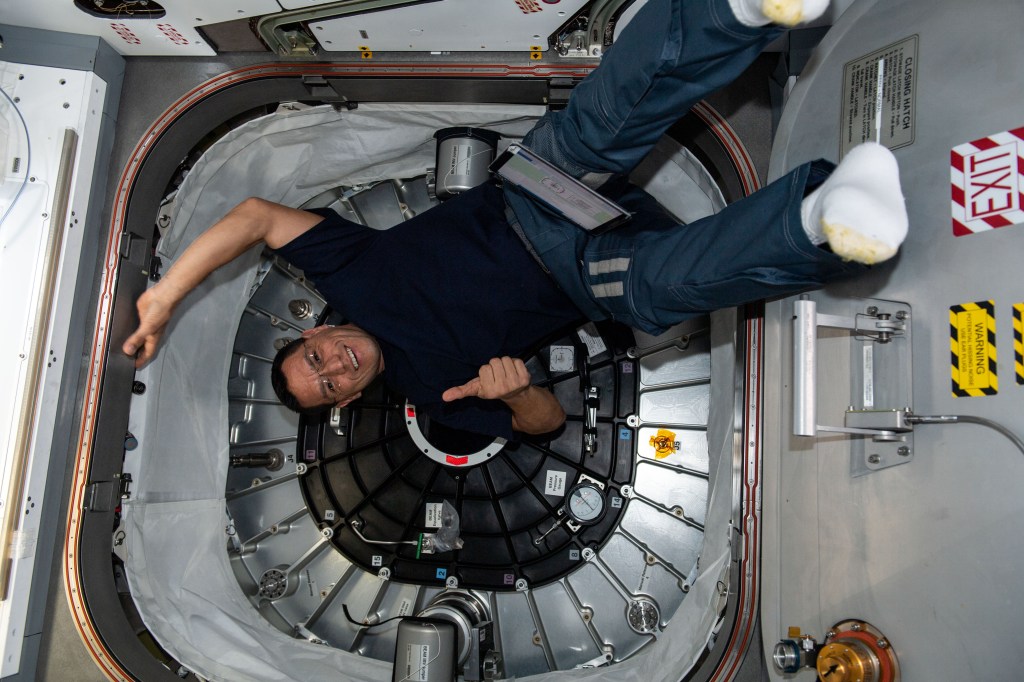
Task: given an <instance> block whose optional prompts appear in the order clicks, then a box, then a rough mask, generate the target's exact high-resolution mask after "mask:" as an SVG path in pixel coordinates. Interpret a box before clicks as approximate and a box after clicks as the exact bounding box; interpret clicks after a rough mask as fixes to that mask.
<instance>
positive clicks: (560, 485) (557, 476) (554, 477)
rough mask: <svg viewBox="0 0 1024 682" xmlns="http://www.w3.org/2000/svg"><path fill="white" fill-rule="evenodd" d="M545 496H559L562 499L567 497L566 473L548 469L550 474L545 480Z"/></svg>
mask: <svg viewBox="0 0 1024 682" xmlns="http://www.w3.org/2000/svg"><path fill="white" fill-rule="evenodd" d="M544 494H545V495H558V496H559V497H562V496H563V495H565V472H564V471H557V470H555V469H548V473H547V475H546V476H545V478H544Z"/></svg>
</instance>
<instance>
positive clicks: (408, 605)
mask: <svg viewBox="0 0 1024 682" xmlns="http://www.w3.org/2000/svg"><path fill="white" fill-rule="evenodd" d="M410 613H412V601H410V600H408V599H403V600H402V603H401V604H399V605H398V615H399V616H408V615H409V614H410Z"/></svg>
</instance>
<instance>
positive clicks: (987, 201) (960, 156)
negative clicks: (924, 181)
mask: <svg viewBox="0 0 1024 682" xmlns="http://www.w3.org/2000/svg"><path fill="white" fill-rule="evenodd" d="M949 165H950V185H951V188H952V194H953V201H952V207H953V234H955V235H956V236H958V237H962V236H964V235H965V234H975V233H977V232H987V231H988V230H994V229H996V228H999V227H1007V226H1008V225H1019V224H1021V223H1024V210H1022V209H1024V196H1022V191H1024V183H1022V181H1021V175H1022V170H1024V127H1022V128H1015V129H1013V130H1007V131H1005V132H1002V133H996V134H995V135H989V136H988V137H983V138H981V139H979V140H974V141H973V142H967V143H966V144H961V145H957V146H956V147H954V148H953V150H952V151H951V152H950V154H949Z"/></svg>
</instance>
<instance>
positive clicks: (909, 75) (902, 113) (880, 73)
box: [839, 35, 917, 158]
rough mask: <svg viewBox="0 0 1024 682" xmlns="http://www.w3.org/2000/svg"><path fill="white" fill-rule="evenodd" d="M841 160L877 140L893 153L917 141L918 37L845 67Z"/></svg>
mask: <svg viewBox="0 0 1024 682" xmlns="http://www.w3.org/2000/svg"><path fill="white" fill-rule="evenodd" d="M842 98H843V99H842V110H841V112H840V115H841V116H842V120H841V121H840V122H839V123H840V126H839V131H840V133H839V134H840V144H839V157H840V158H842V157H844V156H846V152H848V151H850V149H852V148H854V147H856V146H857V145H858V144H860V143H861V142H866V141H868V140H872V141H874V142H878V143H879V144H882V145H885V146H886V147H888V148H889V149H896V148H898V147H905V146H906V145H908V144H910V143H912V142H913V141H914V118H915V115H916V101H917V36H916V35H913V36H910V37H908V38H904V39H903V40H900V41H898V42H895V43H893V44H892V45H888V46H886V47H883V48H882V49H880V50H876V51H875V52H872V53H871V54H869V55H867V56H865V57H861V58H860V59H854V60H853V61H850V62H847V63H846V65H845V66H843V90H842Z"/></svg>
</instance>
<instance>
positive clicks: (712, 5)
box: [708, 0, 760, 38]
mask: <svg viewBox="0 0 1024 682" xmlns="http://www.w3.org/2000/svg"><path fill="white" fill-rule="evenodd" d="M718 4H719V3H717V2H715V0H708V13H709V14H710V15H711V20H712V21H713V22H714V23H715V27H716V28H718V29H719V30H720V31H722V32H723V33H728V34H729V35H731V36H732V37H734V38H749V37H751V36H753V35H756V34H757V33H758V31H759V30H760V27H757V26H751V27H750V30H749V31H737V30H735V29H734V28H731V27H730V26H727V25H726V23H725V22H724V21H723V20H722V17H721V16H720V15H719V13H718ZM726 4H728V3H726ZM729 13H730V14H731V13H732V10H731V9H730V10H729Z"/></svg>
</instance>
